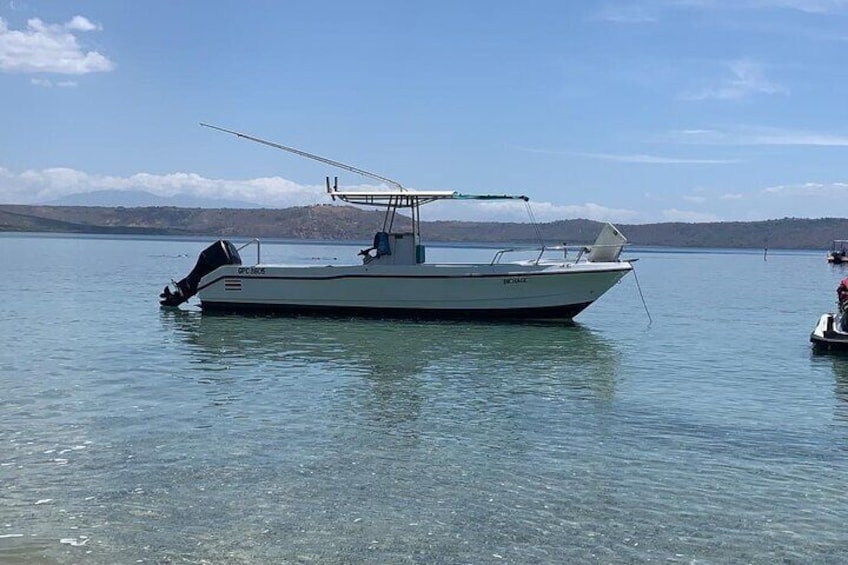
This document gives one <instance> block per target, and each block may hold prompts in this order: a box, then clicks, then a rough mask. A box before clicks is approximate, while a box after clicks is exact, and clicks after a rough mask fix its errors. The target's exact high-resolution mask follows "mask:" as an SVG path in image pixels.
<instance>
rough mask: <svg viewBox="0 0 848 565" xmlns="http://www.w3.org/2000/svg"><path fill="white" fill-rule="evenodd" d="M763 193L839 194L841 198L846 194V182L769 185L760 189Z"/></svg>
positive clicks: (786, 194) (787, 194)
mask: <svg viewBox="0 0 848 565" xmlns="http://www.w3.org/2000/svg"><path fill="white" fill-rule="evenodd" d="M762 193H763V194H770V195H782V196H803V197H809V196H812V197H822V196H839V197H840V198H843V197H844V196H845V195H846V194H848V183H845V182H831V183H820V182H806V183H801V184H787V185H779V186H770V187H767V188H764V189H763V190H762Z"/></svg>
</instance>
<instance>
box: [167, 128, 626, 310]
mask: <svg viewBox="0 0 848 565" xmlns="http://www.w3.org/2000/svg"><path fill="white" fill-rule="evenodd" d="M204 125H205V124H204ZM209 127H213V128H215V129H219V130H222V131H225V132H227V133H231V134H234V135H237V136H239V137H244V138H246V139H250V140H252V141H256V142H259V143H263V144H265V145H270V146H272V147H276V148H278V149H283V150H286V151H290V152H293V153H296V154H298V155H301V156H304V157H308V158H311V159H315V160H318V161H321V162H323V163H326V164H330V165H333V166H337V167H341V168H343V169H346V170H348V171H352V172H355V173H358V174H362V175H364V176H368V177H371V178H375V179H377V180H380V181H381V182H383V183H386V184H389V185H391V186H392V188H391V189H389V190H369V191H342V190H339V188H338V179H336V181H335V182H334V183H333V185H332V186H331V185H330V179H329V178H327V192H328V194H329V196H330V197H331V198H332V199H333V200H340V201H342V202H347V203H350V204H355V205H361V206H375V207H379V208H383V209H385V211H386V212H385V217H384V222H383V226H382V229H380V230H378V231H377V232H376V234H375V236H374V241H373V245H372V246H371V247H369V248H367V249H363V250H362V251H360V252H359V255H360V256H361V261H360V264H358V265H356V264H353V265H349V266H339V265H334V266H291V265H272V264H266V263H263V262H262V261H261V257H260V253H259V250H260V243H259V240H253V241H252V242H249V243H248V244H245V246H242V248H241V249H243V248H244V247H246V246H247V245H251V244H255V246H256V250H257V260H256V263H255V264H254V265H251V266H245V265H243V264H242V259H241V256H240V255H239V250H240V249H237V248H236V247H235V245H233V244H232V243H231V242H229V241H226V240H220V241H217V242H215V243H214V244H212V245H211V246H210V247H208V248H207V249H205V250H204V251H203V252H202V253H201V254H200V257H199V259H198V262H197V265H196V266H195V268H194V269H193V270H192V272H191V273H190V274H189V275H188V276H186V277H185V278H184V279H182V280H181V281H179V282H175V283H173V284H172V285H169V286H166V287H165V288H164V290H163V291H162V294H161V295H160V303H161V304H162V306H165V307H174V306H179V305H180V304H182V303H183V302H185V301H186V300H188V299H189V298H190V297H192V296H194V295H195V294H197V295H198V297H199V299H200V305H201V308H202V309H203V310H204V311H207V310H209V311H234V312H277V313H303V314H332V315H356V316H359V315H362V316H401V317H414V318H421V317H423V318H456V319H469V318H484V319H522V320H525V319H554V320H571V319H572V318H573V317H574V316H576V315H578V314H579V313H580V312H582V311H583V310H584V309H585V308H586V307H588V306H589V305H590V304H592V303H593V302H595V301H596V300H597V299H599V298H600V297H601V296H602V295H603V294H604V293H606V292H607V291H608V290H609V289H610V288H612V287H613V286H614V285H615V284H616V283H617V282H618V281H619V280H620V279H621V278H622V277H624V276H625V275H626V274H627V273H628V272H630V271H631V270H632V269H633V267H632V265H631V264H630V262H628V261H625V260H621V259H620V258H619V255H620V253H621V251H622V248H623V247H624V246H625V245H626V243H627V239H626V238H625V237H624V236H623V235H622V234H621V233H620V232H619V231H618V229H617V228H616V227H615V226H613V225H612V224H606V225H604V226H603V228H602V229H601V232H600V234H599V235H598V237H597V239H596V241H595V243H594V244H592V245H590V246H587V247H582V248H579V249H575V250H574V254H573V255H572V256H571V258H569V257H568V250H567V249H566V247H565V246H564V245H562V246H553V247H550V246H544V245H542V246H541V247H540V248H539V249H536V250H535V251H534V252H533V255H532V256H530V257H531V258H529V259H526V258H525V259H524V260H512V261H510V260H507V259H508V257H515V256H516V255H517V251H520V250H518V249H503V250H500V251H497V252H496V253H495V254H494V257H493V259H492V260H491V262H489V263H482V264H453V263H439V264H429V263H426V262H425V248H424V245H423V244H422V242H421V234H420V207H421V205H423V204H426V203H429V202H434V201H443V202H469V201H478V202H480V201H483V202H485V201H497V200H521V201H524V202H527V201H528V198H527V197H526V196H523V195H522V196H518V195H495V194H481V195H472V194H464V193H460V192H455V191H432V190H430V191H416V190H409V189H406V188H404V187H403V186H401V185H400V184H399V183H397V182H396V181H393V180H391V179H387V178H385V177H381V176H379V175H375V174H374V173H369V172H367V171H364V170H362V169H357V168H355V167H351V166H349V165H345V164H343V163H338V162H336V161H331V160H329V159H326V158H323V157H318V156H317V155H312V154H309V153H305V152H303V151H300V150H297V149H293V148H289V147H285V146H282V145H278V144H276V143H271V142H268V141H265V140H262V139H259V138H255V137H251V136H248V135H245V134H241V133H238V132H234V131H231V130H225V129H223V128H218V127H216V126H209ZM401 210H406V211H408V216H406V217H403V215H401V214H399V213H398V212H399V211H401ZM531 220H532V215H531ZM410 221H411V228H410V227H408V226H409V225H410ZM399 225H403V227H402V228H398V226H399ZM524 251H526V250H524ZM525 257H526V256H525Z"/></svg>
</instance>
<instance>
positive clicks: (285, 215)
mask: <svg viewBox="0 0 848 565" xmlns="http://www.w3.org/2000/svg"><path fill="white" fill-rule="evenodd" d="M404 223H406V224H407V225H408V219H407V218H397V219H396V220H395V229H403V225H404ZM382 225H383V213H382V212H380V211H375V210H363V209H360V208H355V207H352V206H335V205H328V204H324V205H316V206H301V207H295V208H283V209H269V208H255V209H239V208H235V207H234V208H200V207H191V208H186V207H176V206H146V207H124V206H119V207H114V206H23V205H0V231H30V232H63V233H116V234H117V233H125V234H150V235H194V236H208V237H210V238H215V237H226V238H250V237H261V238H280V239H303V240H335V241H370V240H371V238H372V237H373V235H374V232H375V231H377V230H378V229H380V228H381V227H382ZM601 225H602V224H601V223H600V222H595V221H591V220H560V221H557V222H548V223H544V224H539V225H538V229H539V232H540V233H541V235H542V238H543V239H544V240H545V241H546V242H549V243H562V242H566V243H568V244H570V245H581V244H587V243H592V242H593V241H594V239H595V237H596V235H597V234H598V232H599V231H600V229H601ZM618 227H619V229H620V230H621V231H622V233H623V234H624V235H625V236H626V237H627V239H628V240H629V241H630V243H631V244H633V245H639V246H661V247H705V248H749V249H763V248H764V247H768V248H771V249H826V248H827V247H829V245H830V242H831V241H832V240H834V239H848V219H846V218H819V219H800V218H783V219H781V220H767V221H761V222H714V223H691V224H687V223H679V222H678V223H664V224H634V225H626V224H619V225H618ZM421 231H422V234H423V237H424V240H425V242H457V243H491V244H501V243H531V242H535V241H537V239H536V231H535V229H534V228H533V226H532V225H531V224H527V223H516V222H510V223H507V222H503V223H498V222H459V221H453V222H447V221H436V222H422V224H421Z"/></svg>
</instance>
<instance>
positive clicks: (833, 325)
mask: <svg viewBox="0 0 848 565" xmlns="http://www.w3.org/2000/svg"><path fill="white" fill-rule="evenodd" d="M836 303H837V308H838V312H836V313H832V312H830V313H827V314H822V316H821V317H820V318H819V321H818V323H817V324H816V327H815V328H813V332H812V333H811V334H810V341H811V342H812V343H813V346H814V347H815V348H816V349H817V350H826V351H833V350H848V278H845V279H842V281H841V282H840V283H839V286H838V287H836Z"/></svg>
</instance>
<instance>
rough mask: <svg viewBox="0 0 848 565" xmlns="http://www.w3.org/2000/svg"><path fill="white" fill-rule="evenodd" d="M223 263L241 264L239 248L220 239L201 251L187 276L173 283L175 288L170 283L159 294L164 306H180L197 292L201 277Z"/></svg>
mask: <svg viewBox="0 0 848 565" xmlns="http://www.w3.org/2000/svg"><path fill="white" fill-rule="evenodd" d="M223 265H241V257H240V256H239V252H238V249H236V246H235V245H233V244H232V242H230V241H227V240H226V239H219V240H218V241H216V242H215V243H213V244H212V245H210V246H209V247H207V248H206V249H204V250H203V251H202V252H201V253H200V257H198V258H197V264H196V265H195V266H194V269H192V270H191V272H190V273H189V274H188V276H187V277H186V278H184V279H183V280H181V281H179V282H175V283H173V286H174V290H173V291H172V290H171V286H170V285H168V286H166V287H165V288H164V290H162V294H160V295H159V298H160V299H161V300H159V304H161V305H162V306H179V305H180V304H182V303H183V302H185V301H186V300H188V299H189V298H191V297H192V296H194V295H195V294H196V293H197V285H198V284H199V283H200V279H202V278H203V277H205V276H206V275H208V274H209V273H211V272H212V271H214V270H215V269H217V268H218V267H221V266H223Z"/></svg>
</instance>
